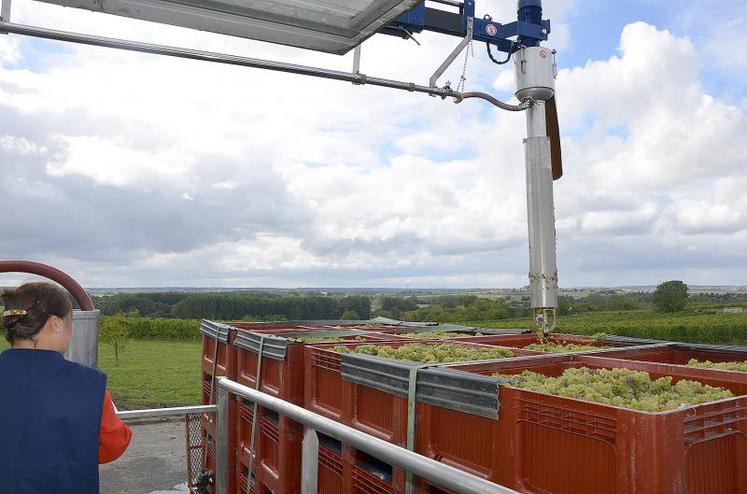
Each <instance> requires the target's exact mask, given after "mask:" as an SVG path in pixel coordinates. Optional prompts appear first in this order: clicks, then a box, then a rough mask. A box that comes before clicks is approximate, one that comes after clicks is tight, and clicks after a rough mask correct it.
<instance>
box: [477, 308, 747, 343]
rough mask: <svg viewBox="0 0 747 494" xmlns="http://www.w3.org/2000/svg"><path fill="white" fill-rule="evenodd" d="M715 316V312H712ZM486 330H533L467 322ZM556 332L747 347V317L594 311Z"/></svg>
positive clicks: (566, 320) (514, 322)
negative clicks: (605, 334) (603, 334)
mask: <svg viewBox="0 0 747 494" xmlns="http://www.w3.org/2000/svg"><path fill="white" fill-rule="evenodd" d="M709 312H714V311H709ZM463 324H466V325H469V326H477V327H485V328H531V327H532V321H531V319H529V318H522V319H502V320H498V321H478V322H474V321H473V322H465V323H463ZM556 331H559V332H563V333H576V334H587V335H592V334H595V333H607V334H610V335H620V336H633V337H637V338H652V339H658V340H668V341H684V342H689V343H710V344H719V345H747V313H744V314H722V313H693V312H681V313H674V314H661V313H657V312H653V311H651V310H630V311H598V312H597V311H595V312H587V313H584V314H579V315H574V316H562V317H559V318H558V324H557V327H556Z"/></svg>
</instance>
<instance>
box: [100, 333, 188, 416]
mask: <svg viewBox="0 0 747 494" xmlns="http://www.w3.org/2000/svg"><path fill="white" fill-rule="evenodd" d="M200 352H201V346H200V343H199V342H197V341H168V340H167V341H161V340H133V341H131V342H129V343H128V345H127V348H126V349H125V351H124V352H122V351H120V352H119V366H117V365H115V363H114V348H113V347H112V346H111V345H99V367H100V368H101V370H103V371H104V372H106V373H107V375H108V376H109V379H108V386H109V391H110V392H111V394H112V397H113V398H114V403H116V405H117V407H118V408H120V409H125V410H133V409H139V408H160V407H172V406H180V405H198V404H199V403H200Z"/></svg>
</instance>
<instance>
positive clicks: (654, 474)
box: [416, 355, 747, 494]
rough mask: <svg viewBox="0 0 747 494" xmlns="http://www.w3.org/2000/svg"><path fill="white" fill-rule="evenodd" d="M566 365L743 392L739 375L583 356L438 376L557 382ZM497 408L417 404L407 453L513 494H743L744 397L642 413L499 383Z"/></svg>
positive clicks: (746, 489) (746, 464)
mask: <svg viewBox="0 0 747 494" xmlns="http://www.w3.org/2000/svg"><path fill="white" fill-rule="evenodd" d="M570 367H589V368H613V367H626V368H634V369H637V370H644V371H647V372H649V373H650V374H651V375H652V377H653V378H658V377H661V376H663V375H667V376H672V377H673V378H674V380H675V381H677V380H679V379H695V380H698V381H701V382H704V383H706V384H710V385H715V386H722V387H726V388H728V389H731V390H732V391H733V392H734V393H735V394H737V395H743V394H745V392H747V375H744V376H740V375H736V374H738V373H726V374H727V375H726V376H720V377H716V376H715V375H714V373H712V372H708V371H706V372H704V371H703V370H701V369H689V370H687V369H684V370H687V372H684V371H683V368H682V367H677V366H673V365H661V364H658V365H657V364H649V363H644V362H631V361H623V360H615V359H610V358H598V357H591V356H582V355H579V356H565V357H551V358H544V357H543V358H537V359H527V360H524V361H523V362H519V361H503V362H495V363H477V364H464V365H455V366H453V367H451V368H450V370H449V371H447V372H455V371H467V372H469V373H475V374H482V375H484V376H490V375H492V374H494V373H497V372H500V373H505V374H511V373H520V372H522V371H523V370H532V371H534V372H540V373H543V374H547V375H560V374H561V373H562V372H563V370H565V369H567V368H570ZM424 372H428V371H424ZM437 372H444V370H443V369H440V370H438V371H437ZM459 374H462V373H461V372H459ZM721 377H723V379H722V378H721ZM499 403H500V410H499V418H498V420H494V419H490V418H486V417H479V416H475V415H470V414H466V413H463V412H457V411H454V410H449V409H446V408H442V407H435V406H431V405H427V404H424V405H423V406H422V407H421V409H420V412H419V416H418V421H419V422H418V435H417V443H416V450H417V451H418V452H421V453H423V454H425V455H426V456H429V457H431V458H434V459H437V460H440V461H442V462H444V463H446V464H449V465H452V466H456V467H458V468H461V469H463V470H467V471H469V472H471V473H474V474H476V475H479V476H482V477H484V478H486V479H488V480H491V481H493V482H496V483H499V484H503V485H507V486H509V487H513V488H514V489H517V490H519V491H522V492H533V493H534V492H552V493H554V494H571V493H573V494H587V493H588V494H592V493H593V494H606V493H614V494H623V493H626V494H627V493H630V494H633V493H636V494H638V493H643V494H649V493H650V494H712V493H734V494H744V493H747V397H745V396H739V397H737V398H732V399H728V400H721V401H718V402H714V403H708V404H703V405H698V406H693V407H687V408H683V409H679V410H673V411H668V412H660V413H644V412H636V411H631V410H626V409H622V408H616V407H611V406H607V405H602V404H597V403H590V402H585V401H580V400H575V399H570V398H565V397H558V396H551V395H546V394H541V393H535V392H531V391H526V390H520V389H516V388H511V387H507V386H500V391H499Z"/></svg>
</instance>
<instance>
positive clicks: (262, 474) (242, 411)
mask: <svg viewBox="0 0 747 494" xmlns="http://www.w3.org/2000/svg"><path fill="white" fill-rule="evenodd" d="M237 406H238V421H237V427H236V429H237V435H238V451H239V457H240V459H241V463H242V464H243V465H248V463H249V448H250V445H251V432H252V417H253V412H254V405H253V404H251V403H250V402H248V401H246V400H244V399H242V398H238V399H237ZM259 417H260V419H259V424H258V427H257V437H256V438H255V440H254V441H255V457H254V466H253V470H254V472H255V475H256V476H257V478H259V480H260V482H261V483H262V484H263V485H266V486H267V487H268V488H269V489H271V490H272V492H273V493H275V494H293V493H296V492H299V491H300V486H301V441H302V440H303V431H302V428H301V426H300V425H299V424H297V423H296V422H293V421H291V420H289V419H288V418H287V417H283V416H279V415H278V414H276V413H275V412H273V411H272V410H269V409H266V408H262V407H259Z"/></svg>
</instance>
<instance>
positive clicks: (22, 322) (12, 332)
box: [0, 282, 73, 344]
mask: <svg viewBox="0 0 747 494" xmlns="http://www.w3.org/2000/svg"><path fill="white" fill-rule="evenodd" d="M0 297H2V300H3V304H4V305H5V310H10V311H13V310H19V311H25V312H26V314H25V315H20V314H11V315H8V316H5V317H3V328H4V329H5V339H7V340H8V342H10V343H11V344H12V343H13V342H14V341H16V340H30V339H32V338H33V337H34V336H36V335H37V334H38V333H39V331H41V330H42V328H43V327H44V325H45V324H46V323H47V319H49V316H57V317H60V318H63V319H64V318H66V317H68V316H69V315H70V314H71V312H72V310H73V308H72V304H71V303H70V298H69V296H68V294H67V292H66V291H65V290H64V289H62V288H61V287H59V286H57V285H55V284H53V283H46V282H35V283H26V284H23V285H21V286H19V287H18V288H16V289H15V290H5V291H4V292H3V293H2V295H1V296H0Z"/></svg>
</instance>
